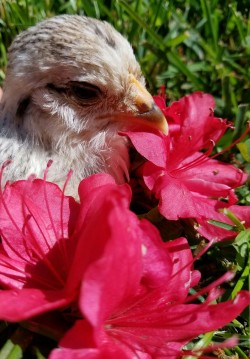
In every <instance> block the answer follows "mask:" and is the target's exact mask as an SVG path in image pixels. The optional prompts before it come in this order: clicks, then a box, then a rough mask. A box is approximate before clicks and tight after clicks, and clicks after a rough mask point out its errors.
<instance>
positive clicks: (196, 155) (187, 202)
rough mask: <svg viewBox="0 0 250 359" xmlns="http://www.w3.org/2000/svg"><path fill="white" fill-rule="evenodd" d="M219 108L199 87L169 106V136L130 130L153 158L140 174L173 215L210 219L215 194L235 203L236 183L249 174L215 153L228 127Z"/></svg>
mask: <svg viewBox="0 0 250 359" xmlns="http://www.w3.org/2000/svg"><path fill="white" fill-rule="evenodd" d="M214 107H215V103H214V100H213V98H212V97H211V96H210V95H207V94H203V93H201V92H196V93H193V94H192V95H189V96H185V97H183V98H182V99H181V100H180V101H177V102H173V103H172V104H171V105H170V106H169V107H166V108H164V113H165V115H166V117H167V119H168V122H169V136H166V135H164V134H162V133H160V132H151V133H146V132H141V131H134V132H128V133H126V135H127V136H128V137H129V138H130V140H131V142H132V144H133V145H134V147H135V149H136V150H137V151H138V152H139V153H140V154H141V155H142V156H143V157H145V159H146V160H147V162H146V163H145V164H144V166H143V168H142V170H141V172H140V173H142V176H143V178H144V182H145V184H146V186H147V187H148V188H149V189H150V190H151V191H152V192H153V193H154V194H155V196H156V198H158V199H159V210H160V212H161V213H162V215H164V216H165V217H166V218H167V219H170V220H177V219H178V218H210V217H211V215H212V212H211V211H212V207H213V206H212V205H211V203H210V201H211V199H216V200H218V199H219V198H220V197H224V198H226V199H227V200H228V202H229V204H235V202H236V201H237V197H236V196H235V194H234V188H237V187H239V186H240V185H242V184H243V183H244V182H245V180H246V178H247V174H245V173H243V172H242V171H241V170H240V169H238V168H236V167H234V166H233V165H229V164H226V163H222V162H220V161H218V160H216V159H213V158H210V157H209V155H210V154H211V151H212V149H213V147H214V144H215V142H217V141H218V140H219V139H220V137H221V136H222V135H223V133H224V132H225V130H226V129H227V127H228V125H227V124H226V122H225V121H223V120H222V119H220V118H217V117H214V115H213V109H214ZM201 150H205V152H201Z"/></svg>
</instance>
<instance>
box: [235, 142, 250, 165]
mask: <svg viewBox="0 0 250 359" xmlns="http://www.w3.org/2000/svg"><path fill="white" fill-rule="evenodd" d="M236 146H237V147H238V149H239V150H240V153H241V155H242V157H243V158H244V160H245V161H247V162H249V163H250V138H249V139H248V140H246V141H245V142H240V143H237V144H236Z"/></svg>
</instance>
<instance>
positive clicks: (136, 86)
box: [129, 75, 168, 134]
mask: <svg viewBox="0 0 250 359" xmlns="http://www.w3.org/2000/svg"><path fill="white" fill-rule="evenodd" d="M129 81H130V83H131V87H132V92H133V94H134V99H133V102H134V105H135V108H136V110H135V112H134V113H133V118H134V121H135V122H136V123H137V124H145V125H147V126H149V127H152V128H155V129H157V130H160V131H162V132H163V133H165V134H167V133H168V124H167V120H166V118H165V117H164V115H163V113H162V111H161V110H160V109H159V107H158V106H157V105H156V104H155V102H154V99H153V97H152V96H151V95H150V93H149V92H148V91H147V90H146V88H145V87H144V86H143V85H141V84H140V82H139V81H137V80H136V78H135V77H134V76H133V75H130V78H129Z"/></svg>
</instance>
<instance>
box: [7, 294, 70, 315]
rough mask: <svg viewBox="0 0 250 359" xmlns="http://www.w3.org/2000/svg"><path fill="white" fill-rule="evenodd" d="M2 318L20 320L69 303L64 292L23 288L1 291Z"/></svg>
mask: <svg viewBox="0 0 250 359" xmlns="http://www.w3.org/2000/svg"><path fill="white" fill-rule="evenodd" d="M0 303H1V306H0V319H1V320H7V321H9V322H19V321H22V320H26V319H29V318H31V317H33V316H35V315H38V314H41V313H43V312H46V311H49V310H52V309H54V308H58V307H62V306H65V305H66V304H67V300H66V299H65V296H64V292H63V291H60V290H58V291H57V290H52V291H42V290H40V289H33V288H32V289H30V288H23V289H22V290H18V289H11V290H2V291H0Z"/></svg>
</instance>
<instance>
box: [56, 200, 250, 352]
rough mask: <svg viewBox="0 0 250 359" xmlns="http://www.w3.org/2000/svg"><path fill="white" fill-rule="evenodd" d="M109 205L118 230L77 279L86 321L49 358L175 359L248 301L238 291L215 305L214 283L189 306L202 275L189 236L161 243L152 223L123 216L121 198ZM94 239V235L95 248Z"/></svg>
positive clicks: (78, 325)
mask: <svg viewBox="0 0 250 359" xmlns="http://www.w3.org/2000/svg"><path fill="white" fill-rule="evenodd" d="M107 201H109V199H107ZM106 208H107V207H106ZM110 211H111V212H113V214H112V219H113V220H114V221H115V223H116V226H117V228H116V229H114V228H113V230H112V232H111V235H110V237H109V240H108V241H107V242H106V244H105V246H104V247H103V246H102V245H101V250H102V252H103V256H102V257H101V258H99V259H97V260H96V261H94V260H92V261H91V263H90V265H89V267H88V268H87V270H86V271H85V272H84V275H83V279H82V286H81V292H80V297H79V307H80V310H81V313H82V316H83V318H84V319H80V320H78V321H76V323H75V325H74V326H73V327H72V328H71V329H70V330H69V331H68V332H67V333H66V334H65V336H64V337H63V338H62V340H61V341H60V343H59V347H60V348H59V349H55V350H53V351H52V353H51V355H50V357H49V359H60V358H65V357H67V358H69V359H70V358H79V359H80V358H81V359H82V358H95V359H97V358H118V357H119V358H124V359H131V358H138V359H150V358H151V359H152V358H154V359H157V358H159V359H160V358H161V359H162V358H169V359H176V358H180V357H181V356H182V355H184V351H183V350H182V348H183V346H184V344H186V343H187V342H189V341H190V340H192V339H193V338H194V337H196V336H197V335H199V334H201V333H204V332H208V331H211V330H215V329H217V328H219V327H222V326H223V325H225V324H226V323H228V322H229V321H231V320H232V319H233V318H235V317H236V316H237V314H239V313H240V312H241V311H242V309H243V308H244V307H245V306H246V305H247V304H248V303H250V293H248V292H246V291H242V292H240V293H239V294H238V296H237V299H236V300H234V301H227V302H224V303H220V304H216V305H215V304H212V301H214V300H215V299H216V298H217V297H218V296H219V295H220V294H221V291H219V290H217V289H216V288H213V289H211V288H212V287H213V286H215V284H214V285H212V286H211V288H209V289H207V291H208V292H209V295H208V297H207V300H206V301H205V302H204V303H201V304H192V301H193V299H195V298H196V296H189V295H188V293H189V289H190V288H191V287H192V286H193V285H196V284H197V283H198V281H199V278H200V276H199V273H198V272H196V271H193V270H192V265H193V259H192V254H191V251H190V249H189V246H188V244H187V242H186V240H185V239H184V238H179V239H177V240H174V241H172V242H168V243H166V244H164V243H163V242H162V241H161V238H160V237H159V234H158V232H157V231H156V229H155V228H154V227H153V226H152V225H151V224H150V223H148V222H146V221H141V223H140V225H139V226H138V224H137V226H136V227H137V229H136V227H135V226H134V225H132V226H131V219H130V220H129V218H128V217H127V215H126V216H125V218H126V221H124V220H123V218H124V215H123V211H124V209H122V208H119V203H116V206H115V207H113V208H111V207H110ZM128 232H129V236H128V235H127V233H128ZM141 234H142V235H141ZM121 242H122V245H121ZM138 243H139V244H140V245H139V246H138ZM99 245H100V244H99V239H98V238H97V237H96V238H95V240H94V241H93V242H92V246H93V248H96V247H99ZM221 281H222V280H221ZM221 281H220V282H221ZM218 282H219V281H218ZM217 284H218V283H217ZM205 291H206V290H205Z"/></svg>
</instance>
